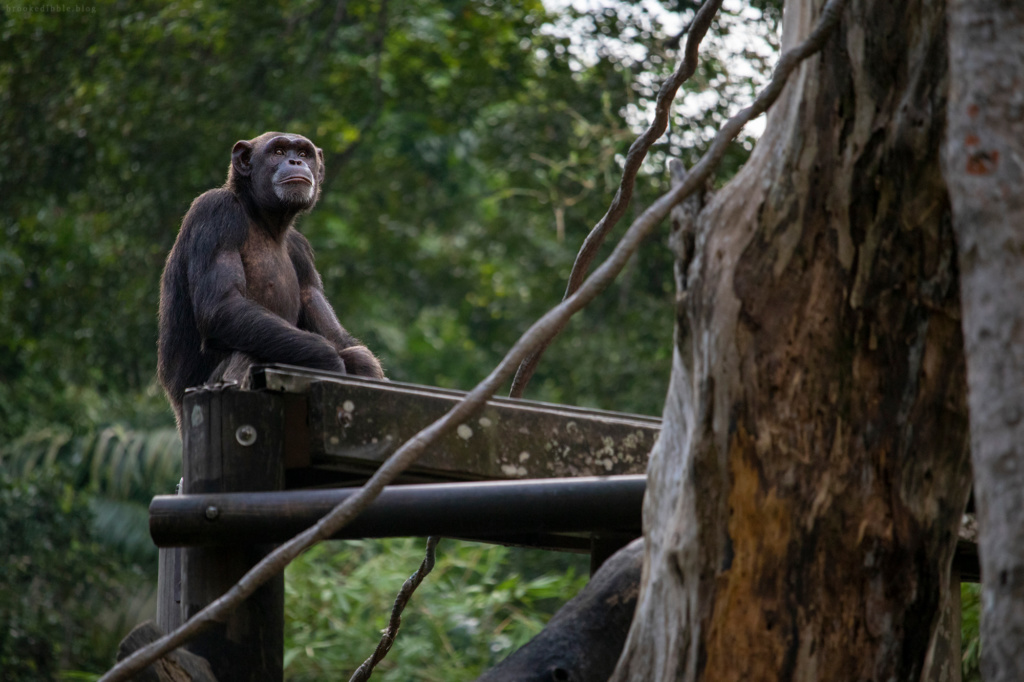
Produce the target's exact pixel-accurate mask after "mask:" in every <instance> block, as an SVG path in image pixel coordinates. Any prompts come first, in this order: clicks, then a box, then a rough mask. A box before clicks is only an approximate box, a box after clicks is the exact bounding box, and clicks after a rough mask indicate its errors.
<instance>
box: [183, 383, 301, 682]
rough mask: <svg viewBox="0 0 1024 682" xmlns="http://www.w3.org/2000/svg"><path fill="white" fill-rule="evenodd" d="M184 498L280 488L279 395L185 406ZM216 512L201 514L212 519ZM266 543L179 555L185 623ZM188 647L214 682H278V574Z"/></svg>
mask: <svg viewBox="0 0 1024 682" xmlns="http://www.w3.org/2000/svg"><path fill="white" fill-rule="evenodd" d="M183 416H184V420H185V429H184V434H183V438H184V472H185V477H184V483H183V486H182V492H184V493H185V494H196V493H213V492H242V491H245V492H250V491H273V490H281V489H282V488H283V486H284V447H283V444H284V436H283V430H284V429H283V426H284V407H283V403H282V400H281V397H280V396H278V395H273V394H269V393H265V392H258V391H239V390H236V389H233V388H215V389H202V390H198V391H192V392H189V393H188V394H186V396H185V403H184V415H183ZM218 513H219V512H218V510H217V509H216V507H213V506H211V507H210V508H209V509H207V510H206V515H207V517H208V518H210V519H216V517H217V514H218ZM271 549H273V545H241V546H215V547H188V548H184V549H182V571H181V574H182V588H181V592H182V594H181V598H182V615H183V617H184V618H185V619H188V618H191V617H192V616H194V615H195V614H196V613H198V612H199V611H200V610H201V609H202V608H203V607H205V606H207V605H208V604H209V603H210V602H212V601H214V600H215V599H217V598H218V597H220V596H221V595H222V594H224V592H226V591H227V590H228V589H229V588H230V587H231V586H232V585H234V584H235V582H237V581H238V579H239V578H241V577H242V576H243V575H244V574H245V573H246V572H247V571H248V570H249V569H250V568H252V566H254V565H255V564H256V563H257V562H258V561H259V560H260V559H262V558H263V557H264V556H265V555H266V554H267V553H268V552H269V551H270V550H271ZM187 648H188V649H189V650H190V651H192V652H193V653H195V654H198V655H200V656H202V657H203V658H205V659H206V660H207V661H209V662H210V666H211V667H212V668H213V672H214V674H215V675H216V677H217V680H218V681H219V682H235V681H238V682H280V680H281V679H282V678H283V655H284V576H277V577H276V578H274V579H272V580H270V581H269V582H267V583H265V584H264V585H263V586H262V587H261V588H260V589H259V590H257V591H256V593H255V594H253V596H252V597H250V598H249V599H248V600H246V601H245V602H244V603H243V604H242V605H241V606H240V607H239V608H237V609H235V611H234V612H232V613H231V615H229V616H228V617H227V620H226V621H225V622H223V623H220V624H218V625H215V626H213V627H211V628H209V629H207V630H205V631H204V632H203V633H202V634H200V635H199V636H198V637H196V638H195V639H194V640H192V642H190V643H189V644H188V645H187Z"/></svg>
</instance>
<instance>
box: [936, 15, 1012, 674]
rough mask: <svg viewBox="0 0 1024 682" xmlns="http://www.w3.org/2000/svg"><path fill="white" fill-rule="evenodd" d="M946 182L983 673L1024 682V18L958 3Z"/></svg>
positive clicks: (952, 38)
mask: <svg viewBox="0 0 1024 682" xmlns="http://www.w3.org/2000/svg"><path fill="white" fill-rule="evenodd" d="M949 17H950V55H951V68H950V71H951V83H950V101H949V135H948V141H947V147H946V167H945V171H946V179H947V180H948V182H949V189H950V194H951V196H952V200H953V212H954V225H955V227H956V236H957V243H958V246H959V253H960V260H959V263H960V272H961V273H962V275H961V276H962V278H963V311H964V322H963V327H964V338H965V341H966V353H967V376H968V384H969V396H970V408H971V457H972V460H973V463H974V481H975V483H974V486H975V487H974V490H975V499H976V500H977V508H978V529H979V538H978V539H979V545H980V547H979V548H980V553H981V574H982V580H983V584H982V614H981V615H982V619H981V621H982V635H981V636H982V641H983V642H984V646H983V647H982V650H981V668H982V673H983V674H984V676H985V679H986V680H988V681H989V682H1003V681H1006V682H1011V681H1012V682H1017V681H1018V680H1022V679H1024V523H1021V510H1022V509H1024V44H1022V42H1021V37H1022V36H1024V7H1022V6H1021V4H1020V3H1009V2H1005V1H995V0H952V2H950V11H949Z"/></svg>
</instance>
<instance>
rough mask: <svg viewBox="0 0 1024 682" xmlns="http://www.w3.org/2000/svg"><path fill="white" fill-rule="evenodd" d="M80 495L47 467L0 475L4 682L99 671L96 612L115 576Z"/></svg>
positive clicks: (104, 662) (106, 654) (102, 648)
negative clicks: (22, 474) (19, 474)
mask: <svg viewBox="0 0 1024 682" xmlns="http://www.w3.org/2000/svg"><path fill="white" fill-rule="evenodd" d="M91 526H92V519H91V513H90V511H89V500H88V497H87V496H86V495H85V494H84V493H81V492H79V491H76V490H75V489H74V488H73V487H72V485H71V483H70V481H69V479H68V478H67V477H65V476H63V475H61V474H60V473H58V472H57V471H56V470H54V469H46V470H39V471H37V472H35V473H33V474H30V475H28V476H25V477H22V478H12V477H11V476H9V475H8V474H6V473H2V472H0V547H3V548H4V554H5V557H4V560H3V561H0V670H3V679H4V680H5V682H18V681H20V680H26V681H32V682H40V681H41V680H52V679H56V678H57V676H58V672H59V671H61V670H69V669H79V668H80V669H91V670H102V669H105V668H106V667H107V666H108V665H109V664H110V662H111V660H112V654H113V652H112V651H111V649H110V647H109V644H107V645H104V644H103V642H101V641H98V637H99V636H100V633H98V632H97V630H96V628H95V621H96V618H97V614H98V613H99V612H101V611H102V610H103V608H104V606H105V605H107V604H110V603H113V602H114V601H116V598H117V596H118V592H117V589H116V581H117V580H118V579H119V578H123V574H122V572H120V571H117V570H115V567H114V564H113V562H111V561H110V560H109V559H108V557H107V553H106V552H104V551H103V550H102V549H101V547H100V545H99V544H97V543H96V542H95V541H94V540H93V538H92V534H91V530H90V529H91Z"/></svg>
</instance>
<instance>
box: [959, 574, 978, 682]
mask: <svg viewBox="0 0 1024 682" xmlns="http://www.w3.org/2000/svg"><path fill="white" fill-rule="evenodd" d="M960 636H961V647H960V648H961V651H962V652H963V658H962V663H961V674H962V675H963V682H981V585H979V584H977V583H960Z"/></svg>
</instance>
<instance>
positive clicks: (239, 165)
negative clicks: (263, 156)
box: [231, 140, 252, 177]
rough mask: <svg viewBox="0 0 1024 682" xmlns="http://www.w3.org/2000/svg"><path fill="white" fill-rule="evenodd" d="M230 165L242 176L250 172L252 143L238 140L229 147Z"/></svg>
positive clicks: (246, 175)
mask: <svg viewBox="0 0 1024 682" xmlns="http://www.w3.org/2000/svg"><path fill="white" fill-rule="evenodd" d="M231 167H232V168H233V169H235V172H236V173H238V174H239V175H241V176H243V177H248V176H249V174H250V173H252V143H251V142H248V141H246V140H239V141H238V142H236V143H235V146H234V147H232V149H231Z"/></svg>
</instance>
